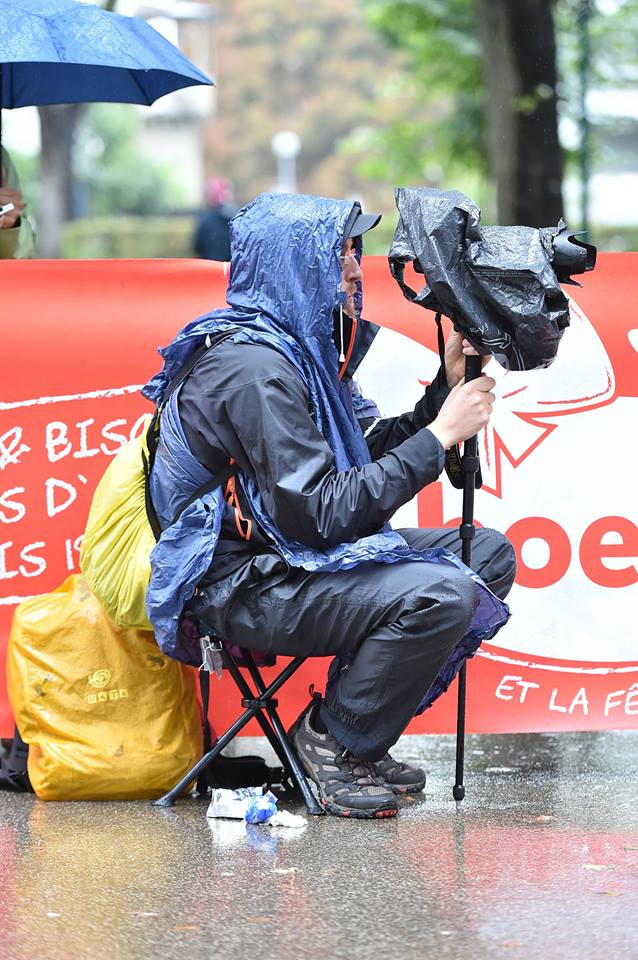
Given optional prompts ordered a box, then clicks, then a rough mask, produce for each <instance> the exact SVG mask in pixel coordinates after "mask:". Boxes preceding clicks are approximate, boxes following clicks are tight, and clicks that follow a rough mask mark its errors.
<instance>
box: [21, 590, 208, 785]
mask: <svg viewBox="0 0 638 960" xmlns="http://www.w3.org/2000/svg"><path fill="white" fill-rule="evenodd" d="M7 679H8V689H9V699H10V701H11V706H12V707H13V712H14V715H15V719H16V723H17V726H18V729H19V731H20V734H21V735H22V737H23V739H24V740H25V741H26V742H27V743H28V744H29V766H28V770H29V777H30V779H31V783H32V785H33V789H34V790H35V792H36V794H37V795H38V797H41V798H43V799H45V800H106V799H108V800H127V799H135V798H143V797H158V796H161V794H162V793H163V792H164V791H166V790H167V789H169V788H170V787H173V786H174V785H175V784H176V783H177V781H178V780H179V778H180V777H182V776H183V775H184V773H186V771H187V770H188V769H189V768H190V766H191V765H192V764H193V763H195V762H196V761H197V760H198V759H199V757H201V755H202V731H201V722H200V712H199V705H198V703H197V699H196V671H195V670H193V668H192V667H185V666H183V665H182V664H180V663H177V662H176V661H174V660H170V659H169V658H167V657H165V656H164V655H163V654H162V652H161V651H160V650H159V649H158V647H157V645H156V644H155V641H154V639H153V634H152V633H149V632H147V631H141V630H132V629H122V628H118V627H115V626H114V625H113V624H111V623H110V622H109V620H108V619H107V617H106V616H105V614H104V612H103V610H102V609H101V607H100V604H99V603H98V601H97V600H96V598H95V597H94V596H93V594H92V593H91V591H90V590H89V588H88V586H87V584H86V582H85V581H84V579H83V578H82V577H81V576H80V575H78V574H74V575H73V576H71V577H69V578H68V580H66V581H65V582H64V583H63V584H62V586H61V587H58V589H57V590H54V591H53V593H49V594H45V595H44V596H40V597H32V598H31V599H29V600H25V601H24V602H23V603H21V604H20V605H19V606H18V607H17V609H16V611H15V614H14V618H13V624H12V628H11V634H10V637H9V649H8V658H7Z"/></svg>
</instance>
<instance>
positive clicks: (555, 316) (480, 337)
mask: <svg viewBox="0 0 638 960" xmlns="http://www.w3.org/2000/svg"><path fill="white" fill-rule="evenodd" d="M396 204H397V208H398V211H399V223H398V225H397V228H396V231H395V234H394V239H393V241H392V246H391V247H390V253H389V260H390V270H391V272H392V275H393V277H394V278H395V280H396V281H397V282H398V284H399V286H400V287H401V289H402V291H403V294H404V296H405V297H407V299H408V300H411V301H413V302H414V303H418V304H420V305H421V306H422V307H427V308H428V309H429V310H434V311H436V312H437V313H442V314H445V316H447V317H450V319H451V320H452V321H453V322H454V324H455V326H456V327H457V329H459V330H460V331H461V333H463V335H464V336H465V337H466V338H467V339H468V340H470V341H471V343H472V344H473V345H474V346H475V347H476V349H477V350H478V351H479V353H484V354H485V353H491V354H492V355H493V356H494V357H495V358H496V359H497V360H498V362H499V363H500V364H501V365H502V366H503V367H505V368H506V369H508V370H533V369H535V368H537V367H546V366H548V365H549V364H550V363H551V362H552V360H553V359H554V357H555V356H556V352H557V350H558V344H559V343H560V339H561V337H562V335H563V331H564V329H565V327H567V326H569V302H568V300H567V297H566V296H565V294H564V293H563V291H562V290H561V288H560V286H559V283H558V279H557V277H556V274H555V273H554V270H553V268H552V256H553V245H552V241H553V239H554V237H555V236H556V234H557V233H558V232H559V230H560V228H561V226H564V224H563V223H562V221H561V223H560V224H559V225H558V226H556V227H544V228H542V229H540V230H536V229H534V228H533V227H481V225H480V216H481V211H480V210H479V208H478V207H477V206H476V204H475V203H474V202H473V201H472V200H470V199H469V197H466V196H465V194H463V193H461V192H460V191H458V190H448V191H443V190H435V189H433V188H430V187H399V188H398V189H397V191H396ZM410 261H414V268H415V270H417V271H418V272H423V273H424V274H425V278H426V284H425V286H424V287H423V289H422V290H421V291H420V292H419V293H416V292H415V291H414V290H412V289H411V288H410V287H409V286H408V285H407V284H406V283H405V281H404V277H403V274H404V267H405V264H406V263H409V262H410Z"/></svg>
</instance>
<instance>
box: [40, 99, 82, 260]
mask: <svg viewBox="0 0 638 960" xmlns="http://www.w3.org/2000/svg"><path fill="white" fill-rule="evenodd" d="M85 109H86V104H84V103H70V104H64V105H60V106H53V107H38V113H39V114H40V139H41V148H40V192H41V196H40V221H39V224H38V249H39V254H40V256H41V257H44V258H45V259H49V258H56V257H60V256H61V255H62V242H61V241H62V224H64V223H66V221H67V220H72V219H73V215H74V203H73V194H74V177H73V142H74V139H75V131H76V128H77V124H78V122H79V120H80V118H81V116H82V114H83V112H84V110H85Z"/></svg>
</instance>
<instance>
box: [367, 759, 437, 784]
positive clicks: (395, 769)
mask: <svg viewBox="0 0 638 960" xmlns="http://www.w3.org/2000/svg"><path fill="white" fill-rule="evenodd" d="M372 766H373V767H374V772H375V775H376V777H377V778H378V779H379V780H380V781H381V783H382V784H383V785H384V787H387V788H388V790H392V792H393V793H399V794H406V793H420V792H421V790H423V788H424V787H425V770H421V769H420V768H419V767H413V766H411V765H410V764H409V763H401V761H400V760H395V759H394V757H391V756H390V754H389V753H386V755H385V757H383V758H382V759H381V760H377V761H376V762H375V763H373V764H372Z"/></svg>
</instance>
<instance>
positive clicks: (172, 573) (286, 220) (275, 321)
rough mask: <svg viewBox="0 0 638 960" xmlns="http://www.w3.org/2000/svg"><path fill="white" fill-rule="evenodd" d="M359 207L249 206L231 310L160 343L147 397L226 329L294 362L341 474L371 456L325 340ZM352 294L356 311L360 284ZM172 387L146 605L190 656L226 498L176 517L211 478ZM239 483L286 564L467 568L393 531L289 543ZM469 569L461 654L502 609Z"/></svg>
mask: <svg viewBox="0 0 638 960" xmlns="http://www.w3.org/2000/svg"><path fill="white" fill-rule="evenodd" d="M357 208H358V205H355V204H353V203H352V202H348V201H338V200H330V199H326V198H322V197H308V196H296V195H288V194H263V195H261V196H260V197H257V199H256V200H254V201H253V202H252V203H250V204H248V206H246V207H244V208H243V209H242V210H241V211H240V212H239V213H238V214H237V216H236V217H235V219H234V220H233V222H232V224H231V248H232V260H231V277H230V284H229V288H228V293H227V299H228V306H227V307H225V308H222V309H220V310H216V311H214V312H213V313H211V314H209V315H208V316H205V317H200V318H199V319H197V320H195V321H193V323H191V324H189V325H188V326H187V327H185V328H184V329H183V330H182V331H181V332H180V333H178V334H177V336H176V337H175V339H174V340H173V341H172V343H171V344H169V345H168V346H167V347H165V348H163V349H162V350H160V353H161V355H162V356H163V358H164V367H163V370H162V371H161V372H160V373H159V374H157V375H156V376H155V377H153V379H152V380H151V381H150V382H149V383H148V384H147V386H146V387H145V388H144V390H143V393H144V395H145V396H147V397H148V398H149V399H151V400H153V401H154V402H156V403H158V402H160V401H161V400H162V397H163V395H164V393H165V391H166V388H167V386H168V384H169V382H170V381H171V379H172V378H173V377H174V376H175V374H176V373H177V372H178V370H179V369H180V367H181V366H182V365H183V364H184V363H185V361H186V360H187V359H188V357H189V356H190V354H191V353H192V352H193V350H195V349H196V348H197V347H199V346H200V345H202V344H203V343H204V342H205V340H206V337H207V335H209V334H210V335H214V334H218V333H221V332H227V333H228V339H229V340H230V341H232V342H235V343H260V344H263V345H266V346H270V347H271V348H273V349H275V350H277V351H278V352H279V353H281V354H282V355H283V356H284V357H285V358H286V359H287V360H288V361H289V362H290V363H291V364H293V366H294V367H295V368H296V370H297V371H298V373H299V376H300V377H301V379H302V380H303V382H304V384H305V386H306V388H307V391H308V397H309V410H310V414H311V416H312V418H313V420H314V421H315V423H316V425H317V428H318V429H319V431H320V432H321V433H322V434H323V436H324V438H325V440H326V442H327V443H328V444H329V446H330V448H331V450H332V452H333V455H334V466H335V470H336V471H345V470H349V469H352V468H356V467H361V466H363V465H365V464H366V463H369V462H370V454H369V451H368V448H367V445H366V442H365V439H364V437H363V434H362V432H361V429H360V427H359V424H358V421H357V417H356V415H355V411H354V408H353V400H352V390H351V388H350V386H349V385H348V384H346V383H344V382H343V381H340V380H339V377H338V372H339V371H338V366H339V364H338V356H337V351H336V348H335V345H334V342H333V338H332V330H333V310H334V308H335V306H336V305H339V303H341V302H343V300H344V299H345V295H344V294H343V293H342V292H341V290H340V286H341V267H340V262H339V257H340V255H341V250H342V247H343V242H344V239H345V237H346V235H347V228H348V225H349V223H350V222H351V218H352V216H353V212H356V210H357ZM359 252H360V246H359ZM358 299H359V304H358V306H359V307H360V301H361V291H360V290H359V297H358ZM178 392H179V391H176V392H175V393H174V394H173V395H172V396H171V399H170V401H169V403H168V405H167V407H166V409H165V411H164V413H163V414H162V419H161V430H160V441H159V446H158V451H157V457H156V460H155V466H154V468H153V473H152V476H151V495H152V499H153V504H154V507H155V509H156V512H157V514H158V516H159V517H160V520H161V521H162V525H163V526H164V527H165V529H164V532H163V534H162V536H161V538H160V540H159V542H158V544H157V546H156V547H155V550H154V551H153V554H152V557H151V569H152V575H151V582H150V585H149V589H148V593H147V608H148V613H149V617H150V620H151V623H152V624H153V627H154V629H155V633H156V639H157V641H158V643H159V645H160V646H161V647H162V649H163V650H164V652H165V653H168V654H169V655H171V656H175V657H177V658H178V659H184V660H187V661H189V662H194V661H193V652H192V650H191V651H187V650H186V649H185V648H184V647H183V646H182V644H183V643H184V639H183V637H182V635H181V633H180V631H179V629H178V624H179V618H180V615H181V613H182V610H183V609H184V606H185V604H186V603H187V601H188V599H189V598H190V597H191V596H192V595H193V593H194V590H195V588H196V586H197V583H198V582H199V580H200V579H201V577H202V576H203V574H204V572H205V571H206V570H207V569H208V567H209V566H210V564H211V562H212V559H213V555H214V550H215V545H216V543H217V540H218V538H219V530H220V526H221V515H222V511H223V506H224V501H223V494H222V491H221V488H219V487H218V488H217V489H216V490H215V491H213V493H210V494H206V495H205V496H204V497H202V498H201V499H200V500H197V501H195V502H194V503H192V504H191V505H190V506H188V507H187V508H186V509H185V510H184V511H183V513H181V515H180V516H179V518H178V519H177V520H176V521H175V522H172V521H171V518H172V517H173V516H174V515H175V512H176V510H175V508H176V506H179V501H180V500H181V502H182V503H183V502H185V501H186V500H187V499H188V498H189V496H190V495H191V494H192V493H193V491H194V490H195V489H197V487H199V486H200V485H201V484H202V482H205V479H206V478H205V477H204V478H203V474H202V471H204V473H207V471H205V470H204V468H203V467H202V465H201V464H199V463H198V461H197V460H195V458H194V457H193V455H192V453H191V452H190V450H189V448H188V444H187V442H186V437H185V435H184V432H183V430H182V427H181V424H180V420H179V415H178V407H177V402H178V399H177V398H178ZM209 479H210V475H209ZM238 482H239V483H240V484H241V486H242V488H243V491H244V493H245V495H246V497H247V499H248V501H249V503H250V507H251V510H252V511H253V514H254V516H255V517H256V519H257V521H258V522H259V524H260V526H261V528H262V529H263V530H264V531H265V533H266V534H267V535H268V537H269V538H270V539H271V540H272V542H273V544H274V546H275V548H276V549H277V551H278V552H279V553H280V554H281V556H283V558H284V559H285V560H286V561H287V562H288V563H289V564H290V565H291V566H294V567H302V568H303V569H306V570H310V571H314V570H326V571H327V570H333V571H334V570H339V569H347V568H348V567H352V566H355V565H357V564H359V563H361V562H364V561H374V562H380V563H394V562H397V561H400V560H409V559H413V560H430V561H435V562H449V563H453V564H454V565H456V566H462V565H461V563H460V561H459V560H458V559H457V558H456V557H452V555H449V554H446V553H445V552H444V551H425V552H415V551H413V550H411V549H410V548H409V547H408V545H407V544H406V542H405V541H404V540H403V538H402V537H400V536H399V535H398V534H397V533H394V532H393V531H392V530H391V529H390V528H389V527H387V528H384V529H383V530H380V531H379V532H378V533H375V534H373V535H372V536H368V537H363V538H361V539H359V540H357V541H356V542H354V543H342V544H339V545H337V546H334V547H331V548H329V549H327V550H318V549H315V548H312V547H309V546H307V545H305V544H302V543H299V542H297V541H294V540H290V539H289V538H287V537H285V536H284V535H283V534H282V533H281V531H279V530H278V529H277V527H276V526H275V524H274V521H273V520H272V518H271V517H270V516H269V515H268V513H267V512H266V510H265V508H264V505H263V502H262V498H261V495H260V492H259V489H258V488H257V486H256V484H255V482H254V481H253V480H252V479H251V478H250V477H248V476H245V475H244V474H242V473H241V472H240V473H239V475H238ZM426 554H427V556H426ZM464 569H465V568H464ZM468 574H469V575H471V576H472V577H473V578H474V579H475V580H476V582H477V584H478V585H479V586H480V593H481V600H482V603H480V604H479V611H480V616H479V620H480V623H479V622H478V621H477V622H476V623H475V624H473V625H472V627H471V630H470V633H469V634H468V636H467V637H466V638H464V641H463V643H464V646H463V653H462V657H465V656H467V655H468V652H470V651H471V649H475V648H476V647H477V646H478V644H479V643H480V642H481V641H482V640H483V639H486V637H487V636H488V635H490V636H491V635H493V633H494V632H495V631H496V629H498V626H500V625H501V624H502V623H503V622H504V621H505V620H506V619H507V615H508V614H507V608H506V607H505V606H504V605H503V604H502V603H501V602H500V601H499V600H497V598H496V597H494V596H493V594H491V593H490V591H488V590H487V588H486V587H484V586H483V585H482V584H481V582H480V581H479V580H478V578H476V577H475V575H474V574H471V572H470V571H468ZM470 634H471V636H470ZM453 672H455V671H453ZM439 692H440V691H439Z"/></svg>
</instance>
